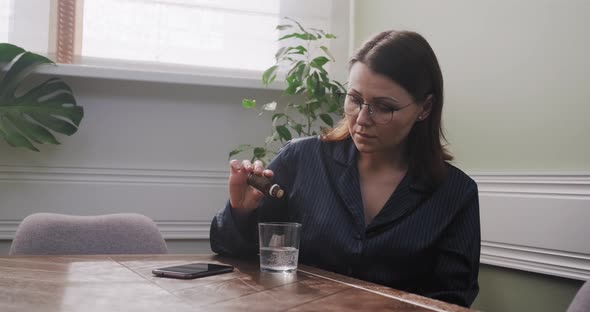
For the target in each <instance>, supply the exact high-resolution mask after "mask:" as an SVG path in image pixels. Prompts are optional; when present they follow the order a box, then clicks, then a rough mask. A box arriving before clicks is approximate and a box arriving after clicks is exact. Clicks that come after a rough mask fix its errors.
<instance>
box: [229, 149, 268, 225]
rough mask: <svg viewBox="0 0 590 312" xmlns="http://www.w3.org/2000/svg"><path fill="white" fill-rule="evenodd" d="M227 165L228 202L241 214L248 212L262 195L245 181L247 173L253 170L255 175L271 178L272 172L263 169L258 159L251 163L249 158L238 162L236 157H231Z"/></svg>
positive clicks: (254, 206)
mask: <svg viewBox="0 0 590 312" xmlns="http://www.w3.org/2000/svg"><path fill="white" fill-rule="evenodd" d="M229 167H230V173H229V202H230V204H231V206H232V207H233V208H234V209H235V211H240V214H242V213H243V215H245V214H249V213H250V212H252V211H253V210H254V209H256V207H258V204H259V203H260V200H262V198H263V197H264V195H263V194H262V193H261V192H260V191H258V190H257V189H255V188H253V187H251V186H250V185H248V184H247V183H246V180H247V179H248V174H250V173H251V172H254V174H256V175H264V176H265V177H267V178H272V175H273V172H272V171H271V170H268V169H264V166H263V165H262V162H261V161H260V160H257V161H255V162H254V164H251V163H250V161H249V160H243V161H242V162H241V163H240V161H238V160H237V159H232V160H231V161H230V162H229Z"/></svg>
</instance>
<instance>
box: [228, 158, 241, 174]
mask: <svg viewBox="0 0 590 312" xmlns="http://www.w3.org/2000/svg"><path fill="white" fill-rule="evenodd" d="M229 167H230V169H231V173H232V174H234V173H238V172H239V171H240V170H242V163H240V161H238V160H237V159H232V160H230V162H229Z"/></svg>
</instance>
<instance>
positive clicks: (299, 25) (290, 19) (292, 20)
mask: <svg viewBox="0 0 590 312" xmlns="http://www.w3.org/2000/svg"><path fill="white" fill-rule="evenodd" d="M285 19H286V20H289V21H291V22H293V23H295V24H296V25H297V27H299V29H301V31H302V32H304V33H307V30H305V28H303V26H302V25H301V24H300V23H299V22H298V21H296V20H294V19H292V18H289V17H285Z"/></svg>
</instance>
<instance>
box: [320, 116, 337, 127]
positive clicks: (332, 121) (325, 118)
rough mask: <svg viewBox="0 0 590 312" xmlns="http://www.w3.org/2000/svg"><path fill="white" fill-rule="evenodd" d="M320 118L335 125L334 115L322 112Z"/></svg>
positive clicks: (328, 123) (332, 125)
mask: <svg viewBox="0 0 590 312" xmlns="http://www.w3.org/2000/svg"><path fill="white" fill-rule="evenodd" d="M320 119H321V120H322V121H323V122H325V123H326V124H327V125H328V126H330V127H334V120H332V116H330V115H328V114H320Z"/></svg>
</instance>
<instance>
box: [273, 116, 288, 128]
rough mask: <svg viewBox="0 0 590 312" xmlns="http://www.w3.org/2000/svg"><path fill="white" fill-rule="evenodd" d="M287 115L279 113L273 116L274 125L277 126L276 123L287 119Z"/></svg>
mask: <svg viewBox="0 0 590 312" xmlns="http://www.w3.org/2000/svg"><path fill="white" fill-rule="evenodd" d="M285 116H286V115H285V114H283V113H277V114H274V115H272V125H273V126H276V123H277V122H278V121H279V120H280V119H281V118H283V117H285Z"/></svg>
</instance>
